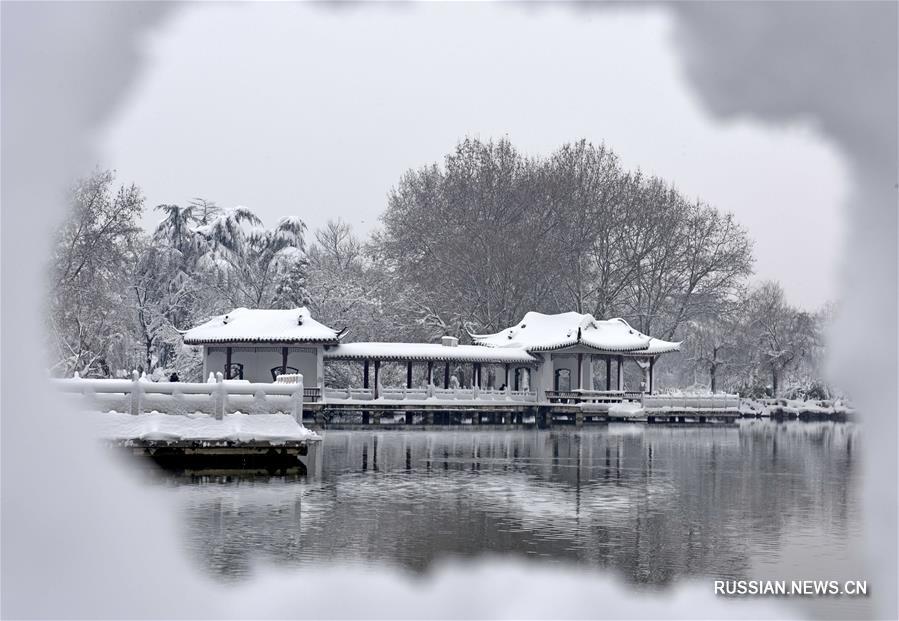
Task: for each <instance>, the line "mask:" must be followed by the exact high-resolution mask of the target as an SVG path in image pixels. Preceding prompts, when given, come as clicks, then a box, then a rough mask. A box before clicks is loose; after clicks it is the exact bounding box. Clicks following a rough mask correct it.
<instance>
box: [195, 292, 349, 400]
mask: <svg viewBox="0 0 899 621" xmlns="http://www.w3.org/2000/svg"><path fill="white" fill-rule="evenodd" d="M344 332H345V330H339V331H338V330H335V329H333V328H329V327H328V326H326V325H324V324H321V323H319V322H317V321H315V320H314V319H313V318H312V316H311V315H310V314H309V311H308V310H307V309H306V308H305V307H303V308H292V309H285V310H281V309H256V308H254V309H250V308H236V309H234V310H233V311H231V312H230V313H228V314H226V315H219V316H216V317H213V318H212V319H210V320H209V321H207V322H205V323H203V324H200V325H199V326H197V327H195V328H192V329H190V330H188V331H187V332H185V333H184V344H185V345H201V346H202V347H203V376H204V377H206V376H207V375H208V374H209V373H210V372H219V371H221V372H223V374H224V377H225V379H245V380H248V381H250V382H273V381H275V379H276V378H277V376H278V375H282V374H287V373H302V374H303V378H304V380H305V385H306V387H307V388H312V389H314V388H316V387H318V389H319V390H321V389H323V388H324V360H323V354H324V347H325V346H326V345H336V344H337V343H339V342H340V339H341V337H342V336H343V334H344ZM319 394H320V393H319Z"/></svg>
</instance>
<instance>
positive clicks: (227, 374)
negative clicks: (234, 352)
mask: <svg viewBox="0 0 899 621" xmlns="http://www.w3.org/2000/svg"><path fill="white" fill-rule="evenodd" d="M225 379H231V348H230V347H226V348H225Z"/></svg>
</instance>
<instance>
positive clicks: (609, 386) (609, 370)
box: [605, 356, 612, 390]
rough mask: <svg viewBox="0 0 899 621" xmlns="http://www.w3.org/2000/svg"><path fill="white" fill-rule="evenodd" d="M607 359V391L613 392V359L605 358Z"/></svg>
mask: <svg viewBox="0 0 899 621" xmlns="http://www.w3.org/2000/svg"><path fill="white" fill-rule="evenodd" d="M605 359H606V390H612V357H611V356H605Z"/></svg>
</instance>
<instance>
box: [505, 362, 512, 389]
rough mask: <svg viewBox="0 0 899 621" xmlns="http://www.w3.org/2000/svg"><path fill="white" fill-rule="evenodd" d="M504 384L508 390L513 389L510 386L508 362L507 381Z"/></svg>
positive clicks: (507, 366) (507, 364)
mask: <svg viewBox="0 0 899 621" xmlns="http://www.w3.org/2000/svg"><path fill="white" fill-rule="evenodd" d="M503 384H504V385H505V387H506V388H511V387H510V386H509V363H508V362H507V363H506V381H505V382H503Z"/></svg>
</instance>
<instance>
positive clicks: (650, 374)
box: [649, 357, 656, 394]
mask: <svg viewBox="0 0 899 621" xmlns="http://www.w3.org/2000/svg"><path fill="white" fill-rule="evenodd" d="M655 365H656V359H655V357H652V358H650V359H649V394H652V368H653V367H654V366H655Z"/></svg>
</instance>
